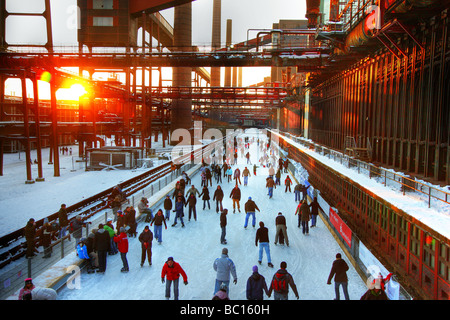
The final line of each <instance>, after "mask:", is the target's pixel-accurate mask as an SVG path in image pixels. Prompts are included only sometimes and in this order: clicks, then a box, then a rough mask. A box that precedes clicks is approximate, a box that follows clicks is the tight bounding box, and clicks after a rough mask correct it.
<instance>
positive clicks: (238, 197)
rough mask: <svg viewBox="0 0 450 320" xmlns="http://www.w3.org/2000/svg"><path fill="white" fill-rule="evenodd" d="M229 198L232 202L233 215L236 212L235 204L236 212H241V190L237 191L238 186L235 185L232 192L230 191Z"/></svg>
mask: <svg viewBox="0 0 450 320" xmlns="http://www.w3.org/2000/svg"><path fill="white" fill-rule="evenodd" d="M230 198H231V199H232V200H233V213H235V212H236V204H237V208H238V211H239V212H241V207H240V204H239V201H241V189H239V187H238V185H235V186H234V188H233V190H231V193H230Z"/></svg>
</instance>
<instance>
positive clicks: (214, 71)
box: [211, 0, 222, 87]
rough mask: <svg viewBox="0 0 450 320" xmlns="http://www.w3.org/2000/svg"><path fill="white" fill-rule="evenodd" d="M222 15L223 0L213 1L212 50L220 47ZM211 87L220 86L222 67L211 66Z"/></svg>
mask: <svg viewBox="0 0 450 320" xmlns="http://www.w3.org/2000/svg"><path fill="white" fill-rule="evenodd" d="M221 16H222V0H214V3H213V21H212V39H211V47H212V51H214V50H216V49H220V46H221V44H220V42H221V37H220V32H221V28H222V27H221V22H220V19H221ZM211 87H220V67H211Z"/></svg>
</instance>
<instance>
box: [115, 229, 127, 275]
mask: <svg viewBox="0 0 450 320" xmlns="http://www.w3.org/2000/svg"><path fill="white" fill-rule="evenodd" d="M113 239H114V242H115V243H117V248H118V249H119V252H120V258H121V259H122V263H123V268H122V269H121V270H120V271H122V272H128V271H130V269H129V266H128V260H127V253H128V236H127V232H126V230H125V228H124V227H122V228H120V233H119V235H116V236H114V238H113Z"/></svg>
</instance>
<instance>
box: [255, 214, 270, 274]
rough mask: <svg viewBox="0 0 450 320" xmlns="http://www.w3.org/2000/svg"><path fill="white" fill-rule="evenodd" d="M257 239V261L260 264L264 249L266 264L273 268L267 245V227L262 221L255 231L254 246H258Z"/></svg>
mask: <svg viewBox="0 0 450 320" xmlns="http://www.w3.org/2000/svg"><path fill="white" fill-rule="evenodd" d="M258 241H259V259H258V263H259V264H261V261H262V257H263V250H265V251H266V255H267V262H268V263H267V265H268V266H269V267H271V268H273V264H272V262H271V259H270V247H269V229H267V228H266V227H265V226H264V222H262V221H260V222H259V229H258V230H257V231H256V237H255V246H258Z"/></svg>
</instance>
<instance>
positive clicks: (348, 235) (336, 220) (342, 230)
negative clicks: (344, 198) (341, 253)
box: [330, 207, 352, 248]
mask: <svg viewBox="0 0 450 320" xmlns="http://www.w3.org/2000/svg"><path fill="white" fill-rule="evenodd" d="M330 221H331V223H332V224H333V226H334V227H335V228H336V230H337V231H338V232H339V234H340V235H341V236H342V238H344V241H345V242H346V243H347V244H348V246H349V247H350V248H351V247H352V230H350V228H349V227H348V226H347V225H346V224H345V222H344V221H342V219H341V217H339V215H338V214H337V213H336V212H335V211H334V210H333V208H331V207H330Z"/></svg>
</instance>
